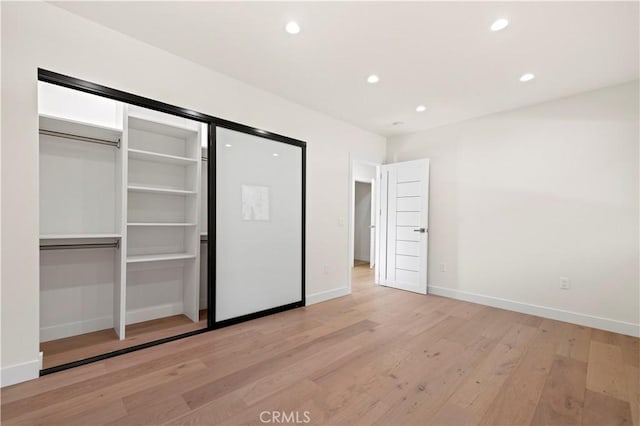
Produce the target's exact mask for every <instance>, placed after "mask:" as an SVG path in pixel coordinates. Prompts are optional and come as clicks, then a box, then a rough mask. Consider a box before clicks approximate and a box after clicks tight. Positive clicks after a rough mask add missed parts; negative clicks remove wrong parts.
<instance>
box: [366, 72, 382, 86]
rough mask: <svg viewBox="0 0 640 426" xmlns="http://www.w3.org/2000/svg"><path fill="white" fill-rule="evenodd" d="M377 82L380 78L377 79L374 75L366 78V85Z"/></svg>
mask: <svg viewBox="0 0 640 426" xmlns="http://www.w3.org/2000/svg"><path fill="white" fill-rule="evenodd" d="M379 81H380V77H378V76H377V75H375V74H371V75H370V76H369V77H367V83H369V84H376V83H377V82H379Z"/></svg>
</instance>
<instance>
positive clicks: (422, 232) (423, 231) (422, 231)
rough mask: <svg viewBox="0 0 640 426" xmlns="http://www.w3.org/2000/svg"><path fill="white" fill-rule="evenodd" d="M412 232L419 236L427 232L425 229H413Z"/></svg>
mask: <svg viewBox="0 0 640 426" xmlns="http://www.w3.org/2000/svg"><path fill="white" fill-rule="evenodd" d="M413 232H419V233H421V234H424V233H425V232H427V228H418V229H414V230H413Z"/></svg>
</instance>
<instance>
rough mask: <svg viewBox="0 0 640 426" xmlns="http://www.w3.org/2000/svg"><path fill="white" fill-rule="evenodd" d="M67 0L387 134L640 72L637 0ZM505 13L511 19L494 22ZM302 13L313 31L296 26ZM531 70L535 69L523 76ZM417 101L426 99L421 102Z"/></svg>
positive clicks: (78, 10)
mask: <svg viewBox="0 0 640 426" xmlns="http://www.w3.org/2000/svg"><path fill="white" fill-rule="evenodd" d="M56 4H57V5H59V6H60V7H63V8H65V9H67V10H69V11H71V12H73V13H75V14H78V15H81V16H83V17H86V18H88V19H90V20H92V21H95V22H98V23H100V24H103V25H105V26H107V27H110V28H113V29H115V30H117V31H119V32H122V33H125V34H128V35H130V36H132V37H135V38H137V39H139V40H142V41H145V42H147V43H149V44H151V45H154V46H157V47H159V48H162V49H164V50H167V51H169V52H172V53H174V54H176V55H180V56H182V57H184V58H187V59H190V60H192V61H194V62H197V63H199V64H202V65H204V66H207V67H209V68H211V69H213V70H216V71H219V72H222V73H225V74H227V75H229V76H232V77H235V78H237V79H239V80H242V81H245V82H247V83H249V84H252V85H254V86H256V87H259V88H261V89H264V90H268V91H270V92H272V93H275V94H277V95H280V96H282V97H284V98H287V99H290V100H292V101H294V102H297V103H299V104H302V105H306V106H308V107H311V108H313V109H316V110H318V111H321V112H324V113H326V114H328V115H331V116H334V117H337V118H340V119H343V120H345V121H348V122H351V123H353V124H355V125H357V126H359V127H362V128H365V129H368V130H371V131H373V132H376V133H379V134H382V135H386V136H389V135H394V134H400V133H408V132H414V131H417V130H421V129H426V128H430V127H436V126H440V125H443V124H447V123H453V122H457V121H461V120H465V119H469V118H472V117H478V116H482V115H486V114H489V113H492V112H496V111H503V110H508V109H512V108H516V107H520V106H523V105H528V104H533V103H538V102H542V101H545V100H549V99H553V98H558V97H562V96H566V95H570V94H574V93H578V92H582V91H587V90H591V89H595V88H599V87H603V86H608V85H613V84H617V83H621V82H625V81H629V80H633V79H637V78H638V73H639V69H638V62H639V52H638V50H639V47H638V38H639V34H638V31H639V27H638V13H639V9H638V6H639V5H638V3H637V2H626V3H622V2H597V3H596V2H592V3H590V2H557V3H543V2H527V3H519V2H455V3H454V2H451V3H443V2H437V3H428V2H420V3H404V2H374V3H368V2H367V3H365V2H344V3H335V2H334V3H321V2H317V3H315V2H314V3H308V2H299V3H275V2H274V3H272V2H252V3H248V2H242V3H241V2H236V3H233V2H225V3H217V2H188V3H186V2H98V3H91V2H62V3H56ZM499 17H506V18H508V19H509V20H510V25H509V27H508V28H507V29H505V30H503V31H500V32H495V33H494V32H491V31H489V26H490V25H491V23H492V22H493V21H494V20H495V19H496V18H499ZM291 19H294V20H296V21H298V22H299V24H300V26H301V27H302V31H301V32H300V34H298V35H295V36H292V35H289V34H287V33H286V32H285V31H284V26H285V24H286V22H287V21H288V20H291ZM525 72H532V73H534V74H536V79H535V80H533V81H531V82H528V83H521V82H519V80H518V79H519V77H520V75H522V74H524V73H525ZM371 73H376V74H378V75H379V76H380V82H379V83H378V84H377V85H370V84H367V83H366V77H367V76H368V75H369V74H371ZM418 104H424V105H426V106H427V111H426V112H423V113H417V112H416V111H415V107H416V106H417V105H418ZM395 121H403V122H404V123H405V124H403V125H400V126H393V125H392V123H393V122H395Z"/></svg>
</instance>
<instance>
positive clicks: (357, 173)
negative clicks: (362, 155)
mask: <svg viewBox="0 0 640 426" xmlns="http://www.w3.org/2000/svg"><path fill="white" fill-rule="evenodd" d="M352 173H353V180H354V181H358V182H371V179H374V178H375V177H376V166H374V165H372V164H367V163H366V162H362V161H358V160H354V162H353V172H352Z"/></svg>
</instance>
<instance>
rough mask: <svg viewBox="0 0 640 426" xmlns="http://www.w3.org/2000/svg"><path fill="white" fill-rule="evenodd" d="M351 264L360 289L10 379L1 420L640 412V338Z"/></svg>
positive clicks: (433, 418)
mask: <svg viewBox="0 0 640 426" xmlns="http://www.w3.org/2000/svg"><path fill="white" fill-rule="evenodd" d="M353 277H354V283H353V294H352V295H350V296H346V297H342V298H339V299H334V300H331V301H328V302H325V303H320V304H317V305H313V306H309V307H306V308H302V309H297V310H293V311H288V312H283V313H281V314H277V315H273V316H270V317H267V318H262V319H258V320H254V321H250V322H247V323H243V324H238V325H236V326H232V327H228V328H224V329H221V330H216V331H213V332H209V333H205V334H201V335H198V336H193V337H190V338H188V339H183V340H180V341H175V342H171V343H167V344H164V345H161V346H156V347H152V348H149V349H145V350H143V351H138V352H135V353H131V354H127V355H123V356H120V357H116V358H111V359H108V360H104V361H102V362H99V363H94V364H91V365H86V366H82V367H78V368H75V369H72V370H68V371H66V372H62V373H56V374H52V375H49V376H45V377H42V378H40V379H37V380H33V381H30V382H27V383H22V384H19V385H15V386H11V387H7V388H4V389H2V407H1V408H2V414H1V418H2V424H3V425H5V424H6V425H12V424H29V425H31V424H42V425H98V424H100V425H102V424H109V425H133V424H138V425H139V424H143V425H156V424H170V425H212V424H224V425H240V424H262V423H261V419H260V415H261V413H263V414H262V415H263V420H265V419H266V420H273V417H272V414H270V413H267V414H266V417H265V414H264V412H273V411H278V412H284V413H285V414H287V415H289V416H291V415H295V414H296V413H297V416H298V417H297V418H295V417H287V418H286V419H285V420H287V421H284V422H283V421H282V418H281V417H280V418H278V420H280V421H279V422H277V421H271V423H291V422H295V420H296V419H297V420H298V421H303V420H305V419H306V417H305V414H306V415H308V417H309V419H310V422H309V423H307V424H330V425H340V424H357V425H365V424H375V425H597V426H604V425H631V424H635V425H640V418H639V417H638V416H639V412H640V410H639V401H640V390H639V389H640V385H639V383H640V379H639V376H638V365H639V363H640V359H639V358H640V343H639V341H638V339H636V338H631V337H628V336H622V335H619V334H615V333H609V332H605V331H600V330H595V329H590V328H587V327H580V326H576V325H572V324H567V323H562V322H558V321H552V320H547V319H542V318H538V317H533V316H529V315H524V314H519V313H515V312H509V311H504V310H500V309H495V308H491V307H486V306H481V305H476V304H472V303H466V302H461V301H456V300H452V299H446V298H442V297H437V296H421V295H417V294H412V293H408V292H404V291H400V290H395V289H389V288H385V287H378V286H375V285H373V284H372V273H371V270H370V269H369V268H368V266H362V267H357V268H355V269H354V273H353ZM291 413H293V414H291Z"/></svg>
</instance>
